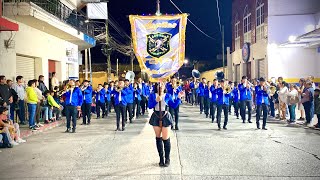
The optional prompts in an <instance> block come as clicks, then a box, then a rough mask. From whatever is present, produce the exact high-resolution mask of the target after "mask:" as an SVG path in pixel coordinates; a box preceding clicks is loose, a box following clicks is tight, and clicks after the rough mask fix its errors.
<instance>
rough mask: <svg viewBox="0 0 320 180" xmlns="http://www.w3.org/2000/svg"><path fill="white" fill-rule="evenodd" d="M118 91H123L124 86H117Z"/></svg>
mask: <svg viewBox="0 0 320 180" xmlns="http://www.w3.org/2000/svg"><path fill="white" fill-rule="evenodd" d="M115 90H116V91H117V92H121V91H122V90H123V88H122V87H120V86H117V88H116V89H115Z"/></svg>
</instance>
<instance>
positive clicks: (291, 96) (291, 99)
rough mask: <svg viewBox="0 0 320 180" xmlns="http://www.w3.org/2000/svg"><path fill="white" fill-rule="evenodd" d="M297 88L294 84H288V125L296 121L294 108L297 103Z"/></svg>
mask: <svg viewBox="0 0 320 180" xmlns="http://www.w3.org/2000/svg"><path fill="white" fill-rule="evenodd" d="M297 88H298V87H297V86H296V85H294V84H290V90H289V93H288V106H289V113H290V120H289V121H288V122H289V123H295V121H296V106H297V103H298V102H299V100H300V99H299V93H298V91H297Z"/></svg>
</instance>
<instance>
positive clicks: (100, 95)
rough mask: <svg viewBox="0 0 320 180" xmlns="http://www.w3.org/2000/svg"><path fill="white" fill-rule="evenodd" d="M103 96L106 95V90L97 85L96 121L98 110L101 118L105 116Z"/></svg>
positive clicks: (98, 115) (98, 116)
mask: <svg viewBox="0 0 320 180" xmlns="http://www.w3.org/2000/svg"><path fill="white" fill-rule="evenodd" d="M105 94H106V90H105V89H104V88H103V87H102V84H99V85H98V88H97V91H96V110H97V119H99V118H100V108H101V110H102V118H104V116H105V114H106V112H105V111H106V105H105Z"/></svg>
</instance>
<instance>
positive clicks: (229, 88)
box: [223, 85, 232, 94]
mask: <svg viewBox="0 0 320 180" xmlns="http://www.w3.org/2000/svg"><path fill="white" fill-rule="evenodd" d="M231 91H232V88H231V87H230V86H229V85H228V86H225V87H224V88H223V94H230V93H231Z"/></svg>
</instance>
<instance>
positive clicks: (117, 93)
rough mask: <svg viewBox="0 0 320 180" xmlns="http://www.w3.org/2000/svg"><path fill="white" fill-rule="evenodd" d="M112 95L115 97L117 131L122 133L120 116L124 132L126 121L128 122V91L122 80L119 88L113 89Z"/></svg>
mask: <svg viewBox="0 0 320 180" xmlns="http://www.w3.org/2000/svg"><path fill="white" fill-rule="evenodd" d="M112 94H113V95H114V101H115V111H116V118H117V129H116V131H120V115H121V120H122V131H124V130H125V120H126V109H127V101H126V95H127V91H126V89H125V88H124V82H123V81H122V80H120V81H119V84H118V86H117V87H116V88H115V89H113V91H112Z"/></svg>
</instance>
